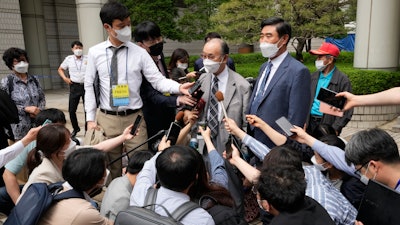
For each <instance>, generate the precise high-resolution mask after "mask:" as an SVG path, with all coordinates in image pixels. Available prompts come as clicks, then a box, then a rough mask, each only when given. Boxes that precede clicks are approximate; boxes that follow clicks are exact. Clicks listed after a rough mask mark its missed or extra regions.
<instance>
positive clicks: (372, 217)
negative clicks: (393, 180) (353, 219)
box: [357, 180, 400, 225]
mask: <svg viewBox="0 0 400 225" xmlns="http://www.w3.org/2000/svg"><path fill="white" fill-rule="evenodd" d="M357 220H358V221H361V222H363V223H364V225H399V224H400V193H399V192H396V191H395V190H393V189H391V188H389V187H387V186H385V185H383V184H380V183H378V182H376V181H373V180H369V182H368V185H367V188H366V190H365V193H364V197H363V199H362V201H361V204H360V208H359V209H358V215H357Z"/></svg>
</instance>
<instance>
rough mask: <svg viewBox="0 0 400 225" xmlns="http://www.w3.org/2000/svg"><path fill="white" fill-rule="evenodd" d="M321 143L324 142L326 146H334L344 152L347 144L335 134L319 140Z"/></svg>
mask: <svg viewBox="0 0 400 225" xmlns="http://www.w3.org/2000/svg"><path fill="white" fill-rule="evenodd" d="M319 140H320V141H321V142H324V143H325V144H328V145H333V146H336V147H338V148H340V149H342V150H343V151H344V148H345V147H346V144H345V143H344V142H343V141H342V139H340V138H339V137H338V136H336V135H335V134H327V135H325V136H323V137H321V138H319Z"/></svg>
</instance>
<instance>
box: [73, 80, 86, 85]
mask: <svg viewBox="0 0 400 225" xmlns="http://www.w3.org/2000/svg"><path fill="white" fill-rule="evenodd" d="M72 84H78V85H84V83H77V82H73V81H72Z"/></svg>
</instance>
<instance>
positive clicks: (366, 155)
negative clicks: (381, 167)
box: [345, 128, 400, 165]
mask: <svg viewBox="0 0 400 225" xmlns="http://www.w3.org/2000/svg"><path fill="white" fill-rule="evenodd" d="M345 158H346V161H347V162H348V163H353V164H354V165H365V164H366V163H368V162H369V161H371V160H379V161H382V162H384V163H400V156H399V149H398V148H397V144H396V142H395V141H394V139H393V138H392V137H391V136H390V135H389V134H388V133H387V132H386V131H384V130H382V129H379V128H372V129H369V130H362V131H359V132H358V133H356V134H354V135H353V136H352V137H351V139H350V141H349V143H347V145H346V149H345Z"/></svg>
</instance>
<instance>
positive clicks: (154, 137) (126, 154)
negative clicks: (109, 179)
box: [108, 130, 165, 166]
mask: <svg viewBox="0 0 400 225" xmlns="http://www.w3.org/2000/svg"><path fill="white" fill-rule="evenodd" d="M164 134H165V130H160V131H158V132H157V133H156V134H155V135H153V136H151V137H150V138H148V139H147V140H146V141H144V142H143V143H141V144H139V145H138V146H136V147H134V148H133V149H131V150H129V151H128V152H125V153H123V154H121V156H119V157H118V158H116V159H114V160H112V161H111V162H109V163H108V166H109V165H111V164H113V163H115V162H116V161H118V160H120V159H122V158H123V157H124V156H128V154H129V153H131V152H133V151H135V150H136V149H138V148H139V147H141V146H143V145H145V144H147V143H148V142H149V141H152V140H153V139H156V138H158V137H160V136H163V135H164ZM128 158H129V156H128Z"/></svg>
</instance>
